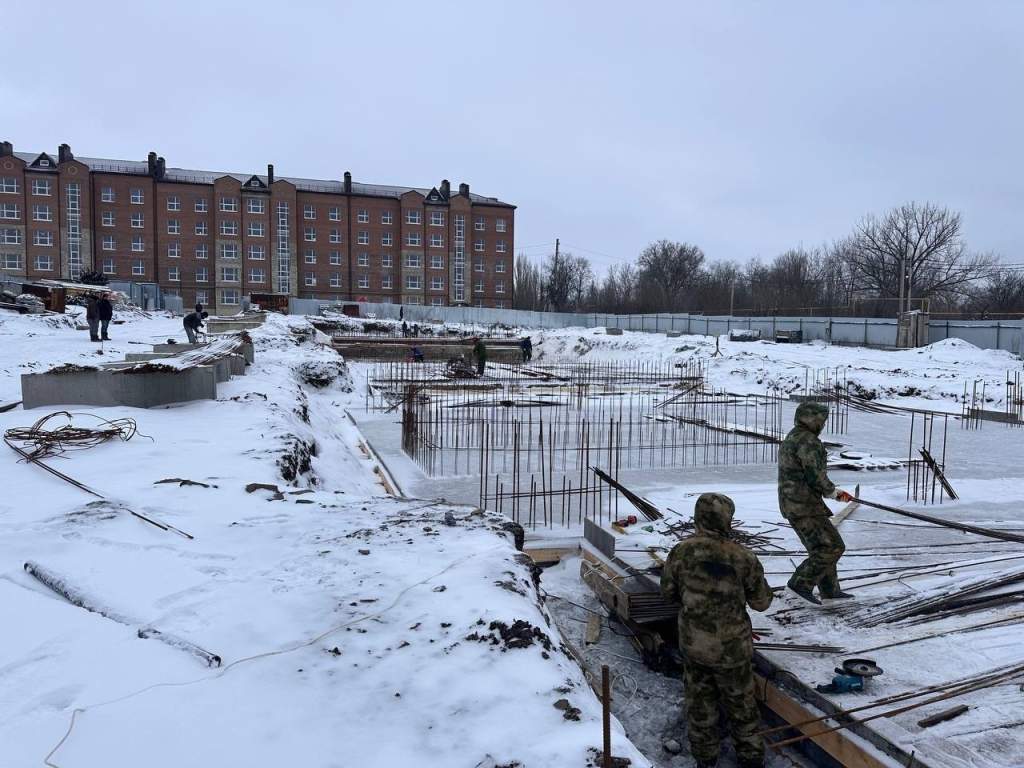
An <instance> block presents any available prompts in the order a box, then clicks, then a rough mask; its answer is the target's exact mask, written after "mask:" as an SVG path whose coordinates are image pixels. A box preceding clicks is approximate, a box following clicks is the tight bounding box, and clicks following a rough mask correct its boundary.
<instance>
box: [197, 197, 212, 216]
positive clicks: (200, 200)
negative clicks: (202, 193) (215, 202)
mask: <svg viewBox="0 0 1024 768" xmlns="http://www.w3.org/2000/svg"><path fill="white" fill-rule="evenodd" d="M209 210H210V201H209V200H207V199H206V198H205V197H197V198H196V205H195V211H196V213H206V212H207V211H209Z"/></svg>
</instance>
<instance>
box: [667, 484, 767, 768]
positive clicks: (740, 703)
mask: <svg viewBox="0 0 1024 768" xmlns="http://www.w3.org/2000/svg"><path fill="white" fill-rule="evenodd" d="M735 511H736V505H735V504H733V501H732V499H730V498H729V497H728V496H723V495H722V494H720V493H703V494H701V495H700V497H699V498H698V499H697V503H696V504H695V505H694V509H693V520H694V524H695V527H696V532H695V533H694V535H693V536H691V537H689V538H688V539H686V540H685V541H682V542H680V543H679V544H676V545H675V547H673V548H672V552H671V553H669V556H668V560H667V561H666V562H665V567H664V569H663V570H662V572H661V592H662V594H663V595H664V596H665V598H666V599H667V600H670V601H672V602H675V603H679V605H680V609H679V649H680V650H681V651H682V652H683V656H684V657H685V660H684V683H685V687H684V688H683V695H684V696H685V697H686V716H687V723H688V728H687V730H688V736H689V740H690V754H691V755H692V756H693V759H694V760H696V761H697V765H698V766H699V768H710V766H714V765H715V764H716V763H717V762H718V754H719V750H720V748H721V743H720V735H719V728H718V716H719V707H721V708H722V709H723V710H724V711H725V714H726V717H727V718H728V721H729V732H730V734H731V735H732V740H733V744H734V746H735V747H736V756H737V758H738V759H739V765H740V768H761V766H763V765H764V744H763V742H762V740H761V737H760V736H758V735H757V732H758V729H759V727H760V721H761V714H760V712H759V710H758V708H757V700H756V699H755V698H754V675H753V670H752V669H751V659H752V658H753V655H754V644H753V636H752V628H751V625H750V617H749V616H748V615H747V606H748V605H749V606H750V607H751V608H753V609H754V610H755V611H764V610H767V608H768V606H769V605H771V602H772V590H771V587H769V586H768V582H767V581H765V578H764V569H763V568H762V567H761V563H760V561H759V560H758V559H757V556H756V555H755V554H754V553H753V552H751V551H750V550H749V549H747V548H745V547H744V546H742V545H741V544H739V543H738V542H736V541H735V540H733V539H732V537H731V535H730V532H731V530H732V516H733V513H734V512H735Z"/></svg>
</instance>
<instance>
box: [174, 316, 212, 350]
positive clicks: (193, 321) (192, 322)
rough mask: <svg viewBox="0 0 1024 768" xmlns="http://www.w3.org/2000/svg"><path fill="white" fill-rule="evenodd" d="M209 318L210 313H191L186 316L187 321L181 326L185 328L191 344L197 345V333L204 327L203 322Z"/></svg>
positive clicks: (182, 322) (183, 321)
mask: <svg viewBox="0 0 1024 768" xmlns="http://www.w3.org/2000/svg"><path fill="white" fill-rule="evenodd" d="M209 316H210V315H209V313H208V312H189V313H188V314H187V315H185V319H184V320H182V321H181V324H182V325H183V326H184V327H185V333H186V335H187V336H188V343H189V344H195V343H196V331H198V330H199V329H200V328H202V327H203V320H205V319H206V318H207V317H209Z"/></svg>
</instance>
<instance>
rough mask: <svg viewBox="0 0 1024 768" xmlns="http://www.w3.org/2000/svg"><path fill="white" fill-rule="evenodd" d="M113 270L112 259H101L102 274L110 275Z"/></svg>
mask: <svg viewBox="0 0 1024 768" xmlns="http://www.w3.org/2000/svg"><path fill="white" fill-rule="evenodd" d="M115 271H116V270H115V269H114V260H113V259H104V260H103V274H104V275H112V274H114V272H115Z"/></svg>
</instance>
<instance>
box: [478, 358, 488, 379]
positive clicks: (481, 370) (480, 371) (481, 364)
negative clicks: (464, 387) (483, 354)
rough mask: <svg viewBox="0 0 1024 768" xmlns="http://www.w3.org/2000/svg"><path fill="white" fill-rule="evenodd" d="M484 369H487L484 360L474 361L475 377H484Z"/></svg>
mask: <svg viewBox="0 0 1024 768" xmlns="http://www.w3.org/2000/svg"><path fill="white" fill-rule="evenodd" d="M486 367H487V361H486V360H477V361H476V375H477V376H483V375H484V368H486Z"/></svg>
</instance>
